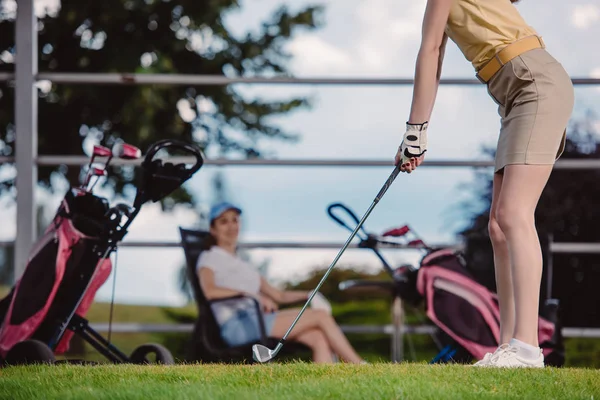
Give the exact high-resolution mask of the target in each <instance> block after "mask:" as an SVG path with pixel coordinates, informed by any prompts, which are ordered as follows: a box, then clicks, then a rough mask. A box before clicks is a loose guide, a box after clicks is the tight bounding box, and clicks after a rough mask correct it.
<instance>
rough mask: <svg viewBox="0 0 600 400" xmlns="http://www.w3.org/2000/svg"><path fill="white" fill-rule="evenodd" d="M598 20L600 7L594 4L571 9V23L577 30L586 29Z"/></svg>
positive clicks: (599, 18)
mask: <svg viewBox="0 0 600 400" xmlns="http://www.w3.org/2000/svg"><path fill="white" fill-rule="evenodd" d="M598 20H600V7H598V5H596V4H583V5H577V6H575V8H574V9H573V14H572V15H571V22H572V24H573V25H575V27H577V28H579V29H587V28H589V27H590V26H591V25H592V24H593V23H594V22H596V21H598Z"/></svg>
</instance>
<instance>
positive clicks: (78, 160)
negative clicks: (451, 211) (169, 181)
mask: <svg viewBox="0 0 600 400" xmlns="http://www.w3.org/2000/svg"><path fill="white" fill-rule="evenodd" d="M97 160H98V161H99V162H101V161H102V158H97ZM142 161H143V160H141V159H140V160H121V159H113V160H112V161H111V165H140V164H141V163H142ZM164 161H169V162H172V163H175V164H177V163H186V164H191V163H194V162H195V158H194V157H169V158H165V159H164ZM3 163H14V157H5V156H2V157H0V164H3ZM88 163H89V158H88V157H86V156H72V155H69V156H66V155H63V156H61V155H41V156H38V157H37V164H38V165H39V166H55V165H67V166H77V165H79V166H83V165H87V164H88ZM204 164H205V165H216V166H257V167H264V166H280V167H392V166H393V162H392V160H369V159H362V160H361V159H281V160H280V159H263V158H259V159H249V160H246V159H237V160H236V159H227V158H215V159H206V160H205V162H204ZM421 165H422V166H424V167H450V168H452V167H456V168H458V167H475V168H483V167H492V166H494V161H492V160H425V161H424V162H423V164H421ZM554 168H555V169H569V170H575V169H583V170H587V169H600V159H586V160H582V159H561V160H558V161H557V162H556V164H555V166H554Z"/></svg>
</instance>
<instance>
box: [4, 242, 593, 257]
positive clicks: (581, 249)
mask: <svg viewBox="0 0 600 400" xmlns="http://www.w3.org/2000/svg"><path fill="white" fill-rule="evenodd" d="M12 245H14V241H12V240H4V241H0V248H1V247H8V246H12ZM342 246H343V244H342V243H336V242H245V243H240V248H244V249H339V248H341V247H342ZM119 247H127V248H149V247H160V248H178V247H181V243H180V242H177V241H171V242H167V241H151V240H147V241H144V240H140V241H133V240H132V241H130V240H126V241H124V242H121V243H119ZM348 247H349V248H353V249H358V248H359V247H358V244H350V245H349V246H348ZM379 247H380V248H381V249H409V248H412V249H414V247H409V246H407V245H394V246H391V245H386V244H381V245H380V246H379ZM431 247H433V248H455V249H462V248H463V245H462V244H456V243H455V244H449V243H438V244H432V245H431ZM550 251H551V252H552V253H555V254H559V253H560V254H598V253H600V243H578V242H572V243H571V242H563V243H551V244H550Z"/></svg>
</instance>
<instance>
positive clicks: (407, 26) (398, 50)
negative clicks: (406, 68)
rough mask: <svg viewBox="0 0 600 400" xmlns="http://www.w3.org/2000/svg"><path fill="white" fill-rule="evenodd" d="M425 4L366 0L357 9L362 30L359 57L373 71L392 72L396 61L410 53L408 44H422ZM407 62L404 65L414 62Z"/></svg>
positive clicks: (390, 0)
mask: <svg viewBox="0 0 600 400" xmlns="http://www.w3.org/2000/svg"><path fill="white" fill-rule="evenodd" d="M425 4H426V2H425V1H424V0H418V1H411V2H409V3H408V4H406V3H405V2H399V1H395V0H364V1H362V2H361V3H360V5H359V6H358V7H357V8H356V11H355V15H356V19H357V21H358V29H359V30H360V39H359V40H358V43H357V53H358V56H359V59H360V60H362V61H363V62H364V63H365V65H366V66H367V67H369V68H370V69H372V70H373V72H376V71H377V72H388V73H389V71H390V67H392V66H393V65H394V61H395V60H399V59H401V57H402V55H403V54H405V53H406V50H407V49H406V47H407V46H411V45H412V46H413V47H414V46H415V45H416V44H418V42H419V39H420V32H421V21H422V20H423V12H424V9H425V8H424V7H425ZM412 53H414V54H413V56H412V57H413V58H414V57H416V53H415V52H414V51H413V52H411V54H412ZM407 61H408V60H405V61H404V63H402V64H410V63H408V62H407ZM400 66H401V65H399V67H400Z"/></svg>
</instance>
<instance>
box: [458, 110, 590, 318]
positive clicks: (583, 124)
mask: <svg viewBox="0 0 600 400" xmlns="http://www.w3.org/2000/svg"><path fill="white" fill-rule="evenodd" d="M599 142H600V132H599V129H598V117H597V116H596V114H595V113H594V112H593V111H588V112H587V113H586V114H585V116H584V117H582V118H580V119H573V120H572V121H571V124H570V126H569V129H568V136H567V142H566V148H565V152H564V153H563V155H562V158H563V159H598V158H600V143H599ZM484 151H485V152H486V153H487V154H488V155H490V156H492V157H493V155H494V150H493V149H489V148H488V149H484ZM599 181H600V171H599V170H597V169H596V170H590V169H588V170H571V169H560V170H559V169H556V170H554V171H553V172H552V174H551V176H550V179H549V181H548V184H547V186H546V188H545V190H544V192H543V193H542V196H541V198H540V201H539V205H538V208H537V210H536V214H535V219H536V226H537V229H538V234H539V237H540V241H541V242H542V243H543V244H544V242H546V241H547V239H548V238H549V237H551V240H552V241H553V242H557V243H560V242H588V243H598V242H599V241H600V229H598V221H600V208H599V207H598V202H597V199H598V198H600V186H599V185H598V182H599ZM469 186H470V190H473V189H474V190H475V192H474V193H475V195H474V198H473V199H472V200H470V201H467V202H465V203H463V204H462V206H463V209H464V210H466V212H467V216H468V218H469V220H470V224H469V226H468V227H467V228H466V229H464V230H462V231H461V232H459V235H460V236H462V237H463V238H464V239H465V244H466V261H467V264H468V265H470V266H471V268H472V269H473V270H475V271H478V272H479V273H480V274H481V276H482V277H483V278H484V279H485V280H487V281H488V282H493V280H494V278H493V269H494V264H493V255H492V248H491V244H490V240H489V236H488V232H487V225H488V221H489V209H490V204H491V199H492V180H491V176H490V174H489V171H480V172H478V173H477V174H476V178H475V182H474V183H472V184H470V185H469ZM482 205H483V207H482ZM544 251H545V253H546V254H545V258H546V260H548V259H549V257H552V261H553V279H552V291H553V292H552V297H555V298H558V299H559V300H560V302H561V305H562V309H563V313H562V315H563V318H564V321H563V322H564V323H565V325H566V326H580V324H588V325H587V326H600V315H598V314H597V312H596V311H595V308H594V309H592V308H590V307H587V306H586V305H587V304H594V303H595V304H598V302H599V301H600V297H598V294H597V293H598V291H597V290H595V289H594V287H593V286H592V285H591V282H598V281H599V279H600V268H599V266H600V259H599V258H598V256H597V255H586V254H554V255H551V254H549V252H548V249H544ZM546 267H547V264H546ZM545 273H546V268H545ZM544 279H545V277H544ZM544 296H545V283H543V286H542V298H543V297H544Z"/></svg>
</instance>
